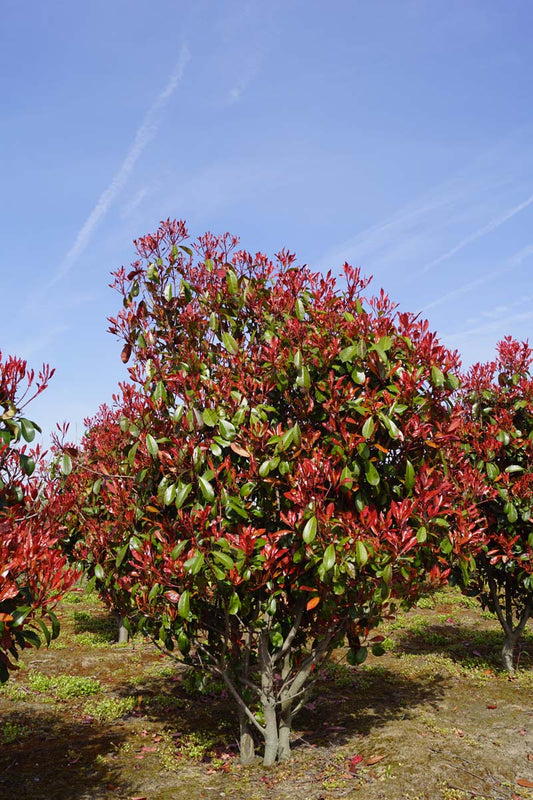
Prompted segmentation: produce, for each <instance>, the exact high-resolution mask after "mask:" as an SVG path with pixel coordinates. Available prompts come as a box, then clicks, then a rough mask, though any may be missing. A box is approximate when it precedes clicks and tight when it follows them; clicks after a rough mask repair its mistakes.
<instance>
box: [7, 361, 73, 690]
mask: <svg viewBox="0 0 533 800" xmlns="http://www.w3.org/2000/svg"><path fill="white" fill-rule="evenodd" d="M52 374H53V370H50V369H49V368H48V367H43V369H42V371H41V372H40V373H39V376H38V379H37V381H36V382H35V374H34V372H33V371H32V370H28V368H27V364H26V362H25V361H23V360H22V359H20V358H15V357H12V356H8V357H7V358H5V359H3V358H2V354H1V353H0V409H1V414H0V681H2V682H3V681H5V680H7V678H8V675H9V670H12V669H15V668H16V663H15V662H16V659H17V656H18V654H19V652H20V651H21V650H22V649H24V648H26V647H30V646H36V647H39V646H40V643H41V639H40V635H39V634H42V635H44V637H45V639H46V641H47V642H48V643H49V642H50V640H51V638H53V637H55V636H57V633H58V623H57V620H56V618H55V617H54V615H53V613H52V612H51V609H50V605H52V606H53V604H54V603H55V602H56V601H57V600H58V599H59V596H60V593H61V592H62V591H64V589H65V588H66V587H67V586H68V585H69V584H70V582H71V581H72V580H73V577H74V576H72V575H67V574H66V573H65V571H64V566H65V562H66V559H65V556H64V555H62V554H61V552H60V550H59V549H58V548H55V544H56V542H57V539H58V536H59V531H58V529H57V524H56V521H55V512H52V509H51V504H52V503H53V494H52V485H51V484H50V483H47V482H46V481H44V480H42V479H41V478H39V477H35V475H36V474H37V473H36V469H37V472H38V467H39V465H40V462H41V453H40V450H39V447H35V448H33V449H30V448H29V447H28V443H30V442H32V441H33V439H34V437H35V431H36V430H40V429H39V428H38V426H37V425H36V424H35V423H34V422H32V421H31V420H29V419H27V418H26V417H24V416H23V415H22V412H23V410H24V409H25V407H26V406H27V405H28V403H29V402H30V401H31V400H32V399H33V398H34V397H35V396H36V395H38V394H39V393H40V392H42V391H43V390H44V389H45V388H46V385H47V383H48V381H49V379H50V377H51V376H52ZM43 617H45V618H46V617H48V619H49V621H50V622H51V627H52V630H51V631H50V630H49V629H48V627H47V625H46V623H45V622H44V620H43Z"/></svg>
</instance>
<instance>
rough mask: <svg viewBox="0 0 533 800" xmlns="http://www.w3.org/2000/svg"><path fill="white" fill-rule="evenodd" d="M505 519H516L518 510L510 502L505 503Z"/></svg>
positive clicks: (513, 520)
mask: <svg viewBox="0 0 533 800" xmlns="http://www.w3.org/2000/svg"><path fill="white" fill-rule="evenodd" d="M506 513H507V519H508V520H509V522H516V520H517V519H518V512H517V510H516V508H515V506H514V505H513V504H512V503H507V511H506Z"/></svg>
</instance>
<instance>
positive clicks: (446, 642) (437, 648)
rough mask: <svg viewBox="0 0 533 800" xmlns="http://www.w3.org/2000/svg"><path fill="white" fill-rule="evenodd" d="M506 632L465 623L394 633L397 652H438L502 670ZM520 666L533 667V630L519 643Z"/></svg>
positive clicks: (460, 661)
mask: <svg viewBox="0 0 533 800" xmlns="http://www.w3.org/2000/svg"><path fill="white" fill-rule="evenodd" d="M503 641H504V635H503V631H502V630H501V629H500V628H495V629H486V628H483V629H480V628H477V627H475V626H470V625H463V624H461V623H456V622H449V623H439V624H437V623H435V624H433V625H428V626H427V627H425V628H424V629H423V630H416V631H412V630H400V631H395V633H394V643H395V646H394V652H395V653H397V654H415V653H416V654H420V655H423V654H428V653H435V654H437V655H439V656H444V657H445V658H448V659H450V661H452V662H454V663H456V664H459V665H462V666H465V667H476V666H477V667H480V668H485V669H497V670H499V669H501V667H502V663H501V649H502V646H503ZM518 650H519V654H518V661H519V668H520V669H522V670H525V669H529V670H530V669H533V630H531V629H530V630H528V631H526V632H525V633H524V634H523V636H522V639H521V641H520V643H519V648H518Z"/></svg>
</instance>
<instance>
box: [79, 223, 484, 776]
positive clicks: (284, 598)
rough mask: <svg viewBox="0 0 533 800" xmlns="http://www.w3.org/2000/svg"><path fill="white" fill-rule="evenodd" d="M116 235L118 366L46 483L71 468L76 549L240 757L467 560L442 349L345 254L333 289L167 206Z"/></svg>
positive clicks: (277, 738) (469, 525)
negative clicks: (196, 227) (107, 399)
mask: <svg viewBox="0 0 533 800" xmlns="http://www.w3.org/2000/svg"><path fill="white" fill-rule="evenodd" d="M136 245H137V249H138V254H139V258H138V260H137V261H136V262H135V263H134V264H133V265H132V267H131V269H130V270H125V269H121V270H119V271H118V272H117V273H116V274H115V283H114V286H115V287H116V288H117V289H118V291H119V292H120V294H121V295H122V297H123V307H122V309H121V311H120V313H119V314H118V316H117V317H116V318H114V319H112V320H111V331H112V332H113V333H114V334H116V335H117V336H119V337H121V338H122V340H123V342H124V347H123V351H122V358H123V361H125V362H128V361H130V360H131V366H130V376H131V385H128V386H124V387H123V391H124V395H123V397H122V398H117V406H116V408H115V409H113V410H112V411H109V410H108V411H106V412H105V414H104V415H105V417H106V422H105V424H102V422H103V420H102V417H100V418H98V419H97V420H95V421H94V423H93V424H92V425H89V429H88V432H87V435H86V437H85V439H84V441H83V442H82V446H81V449H80V453H79V454H78V455H77V456H76V458H75V459H73V461H72V463H69V464H68V465H67V466H68V469H67V471H70V474H69V475H68V476H67V477H66V479H65V490H68V487H69V482H72V486H75V485H76V484H75V481H76V480H77V481H81V482H82V483H83V485H84V486H85V494H84V498H86V499H87V503H86V504H85V507H86V508H89V509H90V513H89V514H87V513H85V512H84V516H83V518H82V524H83V532H84V534H83V538H84V541H85V545H83V544H82V545H80V547H81V548H83V547H84V546H86V547H87V551H86V558H88V559H90V560H92V565H93V566H92V569H93V570H94V572H95V574H97V575H98V577H99V580H101V581H102V583H103V585H105V586H108V587H110V588H111V591H112V592H113V602H116V599H117V598H119V597H120V598H121V600H122V601H128V602H129V603H130V612H131V614H133V615H137V617H138V624H139V626H140V628H141V629H142V630H143V631H144V632H145V633H148V634H149V635H151V636H152V637H153V638H154V640H156V642H157V643H158V644H159V646H160V647H162V648H165V649H166V650H169V651H170V650H173V651H174V653H176V654H177V655H178V656H179V657H180V658H182V659H183V660H185V661H186V662H187V663H190V664H194V665H196V666H198V667H199V668H203V669H207V670H210V671H212V672H213V673H215V674H217V675H218V676H219V677H221V678H222V679H223V680H224V682H225V683H226V686H227V688H228V691H229V693H230V695H231V697H232V698H233V700H234V701H235V704H236V708H237V710H238V714H239V719H240V726H241V757H242V759H243V760H244V761H247V760H250V759H251V758H252V757H253V753H254V742H253V735H254V734H256V735H258V736H260V737H262V738H263V739H264V744H265V751H264V762H265V764H271V763H273V762H274V761H275V760H276V759H277V758H279V759H284V758H287V757H289V753H290V746H289V737H290V731H291V725H292V719H293V716H294V714H295V713H296V712H297V711H298V710H299V709H300V708H301V706H302V705H303V703H304V702H305V695H306V692H307V690H308V688H309V686H310V685H311V683H312V680H313V677H314V676H315V675H316V673H317V667H318V665H319V664H320V663H321V662H323V661H324V659H325V658H327V656H328V655H329V654H330V653H331V651H332V650H333V649H334V648H336V647H338V646H340V645H341V644H342V643H343V642H344V641H345V640H347V641H348V645H349V648H350V649H349V653H348V658H349V660H350V661H351V662H352V663H361V662H362V661H363V660H364V658H365V656H366V653H367V646H371V647H372V648H373V650H374V652H375V653H376V654H379V653H380V652H382V648H381V645H380V644H379V638H380V637H377V640H374V641H373V642H372V641H370V642H368V643H367V637H368V635H369V632H370V630H371V628H373V627H374V626H375V625H376V624H377V623H378V622H379V620H380V619H381V618H382V617H383V615H384V614H387V613H389V612H390V611H391V609H393V608H394V604H395V603H397V602H402V603H404V604H406V605H409V604H410V603H412V602H413V601H414V600H415V599H416V598H417V596H418V595H419V593H420V591H421V590H422V589H423V588H426V587H427V585H428V583H429V584H438V583H439V582H441V581H442V580H443V579H444V578H446V577H447V575H448V574H449V559H450V556H451V555H452V554H453V555H455V557H456V558H457V559H459V560H464V561H465V562H468V558H469V556H468V553H469V550H470V548H471V547H473V546H474V545H475V543H476V542H477V540H478V536H479V531H478V525H477V516H476V513H475V509H474V508H473V507H468V506H467V505H466V504H465V502H464V498H463V496H462V494H461V492H459V491H458V490H457V488H456V486H457V483H456V482H452V481H451V480H450V479H449V477H448V474H447V467H446V462H445V459H444V455H443V454H444V452H445V449H446V448H447V447H448V446H451V445H452V443H453V442H455V441H456V439H457V429H458V427H459V424H460V419H459V411H458V409H457V407H456V404H455V402H454V393H455V391H456V389H457V387H458V385H459V380H458V377H457V373H458V367H459V364H458V359H457V356H456V354H454V353H451V352H449V351H448V350H446V349H445V348H444V347H443V346H442V345H441V344H440V343H439V342H438V340H437V339H436V337H435V335H434V334H432V333H431V332H430V331H429V330H428V325H427V323H426V322H423V321H421V320H418V319H417V318H416V317H414V316H413V315H411V314H407V313H398V312H397V311H396V309H395V307H394V306H393V304H392V303H391V302H390V301H389V299H388V297H387V295H386V294H385V293H384V292H383V291H382V292H380V293H379V294H378V295H377V296H375V297H371V298H369V299H366V297H365V294H364V292H365V290H366V288H367V283H368V282H367V281H366V280H363V279H362V278H361V276H360V273H359V271H358V270H356V269H353V268H352V267H350V266H348V265H345V266H344V272H343V279H342V284H341V286H342V288H341V286H339V285H337V283H336V281H335V279H334V278H333V277H332V275H331V274H329V273H328V274H327V275H325V276H324V275H321V274H317V273H313V272H312V271H311V270H309V269H308V268H307V267H302V266H298V265H297V264H296V260H295V258H294V256H293V255H291V254H289V253H288V252H286V251H283V252H281V253H279V254H278V255H277V256H276V258H275V259H273V260H271V259H269V258H267V257H266V256H265V255H263V254H261V253H257V254H256V255H251V254H249V253H247V252H244V251H242V250H239V249H238V242H237V240H236V239H235V238H234V237H230V236H229V235H225V236H222V237H214V236H212V235H210V234H207V235H205V236H203V237H200V238H199V239H198V240H197V241H196V242H192V243H191V242H189V241H188V237H187V232H186V229H185V226H184V224H183V223H182V222H170V221H167V222H165V223H162V224H161V226H160V228H159V230H158V231H157V232H156V233H155V234H154V235H151V236H146V237H144V238H142V239H140V240H139V241H138V242H137V243H136ZM107 421H110V422H111V424H110V426H107ZM110 453H112V457H111V462H112V463H110ZM458 470H460V467H458ZM459 482H460V481H459ZM76 514H80V512H75V513H73V516H72V519H71V522H70V527H71V528H72V529H74V527H75V525H76V524H77V523H76ZM128 598H129V600H127V599H128Z"/></svg>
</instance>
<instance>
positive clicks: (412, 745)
mask: <svg viewBox="0 0 533 800" xmlns="http://www.w3.org/2000/svg"><path fill="white" fill-rule="evenodd" d="M58 616H59V617H60V620H61V625H62V632H61V636H60V638H59V639H58V640H57V641H56V642H54V643H53V644H52V646H51V647H50V649H48V650H47V649H45V648H43V649H41V650H38V651H35V650H33V649H32V650H28V651H27V655H26V656H25V658H24V660H23V663H22V665H21V669H20V670H19V671H18V672H17V673H16V674H15V675H14V676H13V677H12V678H11V679H10V681H9V683H8V684H6V685H5V686H4V687H3V688H2V689H0V743H1V748H0V797H2V798H17V800H103V798H109V799H110V800H115V798H116V800H180V799H181V798H183V799H184V800H185V798H186V800H215V798H235V800H241V799H242V800H244V799H245V798H246V799H247V800H259V798H271V799H272V800H288V799H289V798H291V800H334V798H346V797H347V798H351V797H353V798H364V800H400V798H405V800H416V799H417V798H418V799H419V800H430V798H431V800H433V799H435V800H438V799H439V798H442V800H467V798H491V800H500V798H501V800H518V799H519V798H522V799H523V800H528V799H530V798H533V629H532V627H531V624H530V627H529V629H528V631H527V633H526V635H525V637H524V641H523V645H522V651H521V653H520V662H519V670H518V673H517V677H516V679H514V680H509V678H508V676H507V674H506V673H503V672H502V671H501V670H500V667H499V649H500V647H501V641H502V636H501V634H500V629H499V626H498V624H497V622H496V621H495V620H494V618H493V617H492V616H491V615H490V614H488V613H484V612H482V611H481V610H480V608H479V607H478V605H477V603H476V602H475V601H473V600H471V599H469V598H465V597H462V596H461V595H460V594H459V593H458V592H456V591H455V590H453V589H447V590H445V591H443V592H439V593H437V594H436V595H434V596H433V597H426V598H424V599H423V600H421V601H420V603H419V605H418V606H417V607H416V608H415V609H413V610H412V611H410V612H409V613H407V614H403V613H399V614H398V615H397V617H396V619H395V620H392V621H389V622H388V623H387V624H386V625H385V626H384V627H383V628H382V629H381V630H380V632H381V633H384V634H386V637H387V638H386V640H385V643H384V645H385V649H386V653H385V655H384V656H382V657H380V658H375V657H373V656H369V658H368V660H367V662H365V663H364V664H363V665H362V666H359V667H350V666H348V665H347V664H346V662H345V660H344V658H343V653H342V652H341V651H339V652H338V653H336V654H335V658H334V659H332V661H331V662H330V663H329V664H328V665H327V666H326V668H325V669H323V670H322V671H321V674H320V676H319V680H318V682H317V684H316V685H315V688H314V691H313V693H312V695H311V696H310V697H309V701H308V703H307V705H306V707H305V709H304V711H303V712H302V713H301V714H300V716H299V717H297V718H296V720H295V733H294V741H293V747H294V751H293V758H292V760H291V762H289V763H286V764H283V765H280V766H276V767H273V768H270V769H265V768H264V767H263V765H262V763H261V760H260V758H259V757H258V758H257V762H256V763H255V764H253V765H252V766H247V767H243V766H241V765H240V764H239V762H238V752H237V745H236V736H237V726H236V720H235V719H234V718H233V716H232V707H231V704H230V703H229V702H228V699H227V697H226V695H225V692H224V691H223V688H222V687H221V686H219V685H217V684H216V683H213V682H207V683H206V684H205V685H200V684H199V683H198V681H197V680H196V679H195V676H194V675H193V674H191V673H188V672H187V671H186V670H185V669H184V668H183V667H181V666H180V665H178V664H176V663H175V662H173V661H172V660H171V659H169V658H168V657H166V656H163V655H162V654H160V653H159V652H158V651H157V650H156V649H155V647H154V646H153V645H152V644H151V643H150V642H148V641H144V640H142V639H140V638H135V639H134V640H133V641H132V642H130V643H128V644H127V645H117V644H114V643H113V639H114V622H113V619H112V618H111V617H110V616H109V615H108V614H107V613H106V612H105V610H104V609H103V608H102V606H101V605H100V603H99V601H98V598H97V596H96V595H90V594H89V595H88V594H87V593H85V592H84V591H83V590H82V589H81V588H76V589H75V590H74V591H71V592H70V593H69V594H68V595H67V596H66V598H65V599H64V601H63V602H62V604H61V606H60V608H59V613H58Z"/></svg>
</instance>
